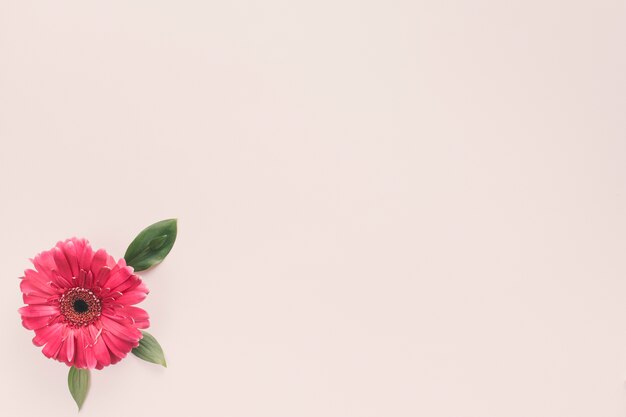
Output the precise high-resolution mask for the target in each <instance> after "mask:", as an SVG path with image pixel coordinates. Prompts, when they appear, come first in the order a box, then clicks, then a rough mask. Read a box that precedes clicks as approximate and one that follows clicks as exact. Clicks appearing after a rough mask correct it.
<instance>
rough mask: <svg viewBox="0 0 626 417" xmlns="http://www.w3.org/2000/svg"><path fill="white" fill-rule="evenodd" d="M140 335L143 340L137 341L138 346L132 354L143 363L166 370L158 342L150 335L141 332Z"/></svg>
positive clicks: (163, 356)
mask: <svg viewBox="0 0 626 417" xmlns="http://www.w3.org/2000/svg"><path fill="white" fill-rule="evenodd" d="M141 333H143V338H142V339H141V340H140V341H139V346H137V347H136V348H134V349H133V354H134V355H135V356H137V357H138V358H141V359H143V360H144V361H148V362H152V363H156V364H157V365H163V366H164V367H166V368H167V363H166V362H165V355H164V354H163V349H162V348H161V345H159V342H157V340H156V339H155V338H154V336H152V335H151V334H150V333H148V332H146V331H143V330H142V331H141Z"/></svg>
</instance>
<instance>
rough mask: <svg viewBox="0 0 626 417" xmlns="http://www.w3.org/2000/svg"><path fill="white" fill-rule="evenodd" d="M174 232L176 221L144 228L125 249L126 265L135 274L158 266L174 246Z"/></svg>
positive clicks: (172, 220) (165, 221) (164, 221)
mask: <svg viewBox="0 0 626 417" xmlns="http://www.w3.org/2000/svg"><path fill="white" fill-rule="evenodd" d="M176 231H177V224H176V219H168V220H162V221H160V222H157V223H154V224H153V225H151V226H148V227H146V228H145V229H143V230H142V231H141V233H139V234H138V235H137V237H136V238H135V240H133V241H132V242H131V244H130V245H129V246H128V249H126V254H125V255H124V259H125V260H126V263H127V264H128V265H130V266H132V267H133V268H134V269H135V271H137V272H139V271H144V270H146V269H148V268H151V267H153V266H155V265H158V264H160V263H161V261H163V259H165V257H166V256H167V254H168V253H170V251H171V250H172V246H174V242H175V241H176Z"/></svg>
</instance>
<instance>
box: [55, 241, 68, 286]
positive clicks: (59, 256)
mask: <svg viewBox="0 0 626 417" xmlns="http://www.w3.org/2000/svg"><path fill="white" fill-rule="evenodd" d="M52 256H54V263H56V265H57V272H58V273H59V274H60V275H61V276H62V277H63V278H65V279H67V280H68V282H71V280H72V269H71V268H70V264H69V263H68V262H67V258H66V257H65V254H64V253H63V251H62V250H61V249H59V248H58V247H56V248H54V249H52Z"/></svg>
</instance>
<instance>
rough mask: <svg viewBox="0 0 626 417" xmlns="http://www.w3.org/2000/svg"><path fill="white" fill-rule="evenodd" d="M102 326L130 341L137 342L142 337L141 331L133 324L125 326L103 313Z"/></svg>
mask: <svg viewBox="0 0 626 417" xmlns="http://www.w3.org/2000/svg"><path fill="white" fill-rule="evenodd" d="M101 321H102V326H103V327H104V329H105V330H108V331H109V332H111V333H112V334H113V335H115V336H116V337H118V338H120V339H123V340H127V341H129V342H133V343H134V342H136V341H138V340H139V339H141V332H140V331H139V330H137V329H136V328H135V327H132V326H124V325H122V324H120V323H118V322H117V321H115V320H112V319H110V318H109V317H107V316H105V315H102V317H101Z"/></svg>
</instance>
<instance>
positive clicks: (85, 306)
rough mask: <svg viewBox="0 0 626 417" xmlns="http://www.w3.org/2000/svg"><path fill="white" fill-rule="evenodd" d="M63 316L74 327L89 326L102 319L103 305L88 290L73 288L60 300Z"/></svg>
mask: <svg viewBox="0 0 626 417" xmlns="http://www.w3.org/2000/svg"><path fill="white" fill-rule="evenodd" d="M60 303H61V314H63V316H64V317H65V320H66V321H67V322H68V323H69V324H70V325H72V326H74V327H82V326H87V325H89V324H91V323H93V322H94V321H96V320H97V319H98V317H100V313H101V312H102V304H101V303H100V299H99V298H98V297H96V295H95V294H94V293H93V292H91V291H90V290H88V289H86V288H78V287H76V288H72V289H70V290H68V291H67V292H66V293H65V294H63V296H62V297H61V300H60Z"/></svg>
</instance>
